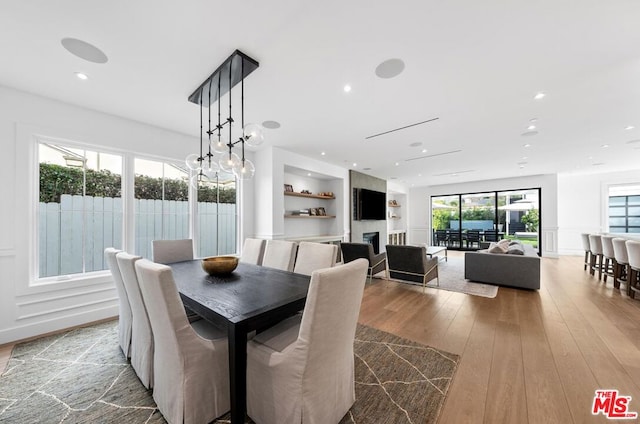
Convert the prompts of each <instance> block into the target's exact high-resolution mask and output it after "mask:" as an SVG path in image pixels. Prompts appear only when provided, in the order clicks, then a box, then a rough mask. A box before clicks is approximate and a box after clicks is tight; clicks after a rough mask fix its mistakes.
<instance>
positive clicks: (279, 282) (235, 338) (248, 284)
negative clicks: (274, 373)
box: [169, 260, 310, 424]
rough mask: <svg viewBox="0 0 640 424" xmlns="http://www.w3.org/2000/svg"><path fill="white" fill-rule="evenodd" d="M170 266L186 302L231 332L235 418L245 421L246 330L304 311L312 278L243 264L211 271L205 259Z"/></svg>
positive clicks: (230, 360) (228, 332)
mask: <svg viewBox="0 0 640 424" xmlns="http://www.w3.org/2000/svg"><path fill="white" fill-rule="evenodd" d="M169 266H170V267H171V268H172V270H173V277H174V279H175V281H176V285H177V286H178V291H179V292H180V296H181V297H182V300H183V302H184V304H185V305H186V306H188V307H189V309H191V310H193V311H194V312H196V313H198V314H199V315H200V316H202V317H203V318H204V319H206V320H208V321H210V322H211V323H213V324H215V325H217V326H219V327H220V328H222V329H226V331H227V335H228V337H229V379H230V388H231V422H232V424H236V423H244V419H245V413H246V397H247V388H246V373H247V369H246V366H247V333H249V332H251V331H253V330H259V329H262V328H266V327H269V326H271V325H273V324H275V323H277V322H278V321H281V320H282V319H284V318H286V317H288V316H291V315H293V314H295V313H296V312H297V311H299V310H302V309H303V308H304V304H305V301H306V298H307V292H308V290H309V283H310V277H309V276H307V275H302V274H295V273H293V272H287V271H281V270H277V269H273V268H267V267H262V266H258V265H250V264H244V263H240V264H238V268H236V270H235V271H234V272H233V273H231V274H229V275H225V276H209V275H208V274H207V273H205V272H204V271H203V270H202V267H201V265H200V260H194V261H186V262H176V263H173V264H169Z"/></svg>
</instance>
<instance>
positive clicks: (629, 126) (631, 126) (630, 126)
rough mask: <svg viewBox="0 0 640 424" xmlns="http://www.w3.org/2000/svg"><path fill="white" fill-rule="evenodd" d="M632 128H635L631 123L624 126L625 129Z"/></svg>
mask: <svg viewBox="0 0 640 424" xmlns="http://www.w3.org/2000/svg"><path fill="white" fill-rule="evenodd" d="M634 128H635V127H634V126H633V125H628V126H626V127H625V130H632V129H634Z"/></svg>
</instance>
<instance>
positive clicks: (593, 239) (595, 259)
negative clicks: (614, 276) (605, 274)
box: [589, 234, 603, 280]
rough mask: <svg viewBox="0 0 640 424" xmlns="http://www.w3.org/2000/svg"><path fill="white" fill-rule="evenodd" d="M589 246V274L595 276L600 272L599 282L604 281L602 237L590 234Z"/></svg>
mask: <svg viewBox="0 0 640 424" xmlns="http://www.w3.org/2000/svg"><path fill="white" fill-rule="evenodd" d="M589 246H591V261H590V262H589V267H590V270H589V274H591V275H595V273H596V270H597V271H598V280H602V264H603V255H602V236H600V235H598V234H589Z"/></svg>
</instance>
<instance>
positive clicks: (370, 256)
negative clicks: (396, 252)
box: [340, 243, 387, 282]
mask: <svg viewBox="0 0 640 424" xmlns="http://www.w3.org/2000/svg"><path fill="white" fill-rule="evenodd" d="M340 249H342V260H343V262H344V263H345V264H346V263H347V262H351V261H355V260H356V259H359V258H364V259H366V260H367V261H369V270H368V276H369V282H371V278H372V277H373V276H374V275H376V274H377V273H379V272H382V271H384V270H385V269H386V268H387V255H386V253H385V252H382V253H378V254H377V255H376V254H375V253H374V252H373V245H371V244H369V243H340Z"/></svg>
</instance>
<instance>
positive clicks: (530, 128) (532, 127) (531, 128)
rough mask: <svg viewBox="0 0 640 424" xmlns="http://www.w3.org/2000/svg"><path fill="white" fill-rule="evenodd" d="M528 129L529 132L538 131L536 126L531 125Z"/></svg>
mask: <svg viewBox="0 0 640 424" xmlns="http://www.w3.org/2000/svg"><path fill="white" fill-rule="evenodd" d="M527 129H528V130H535V129H536V126H535V125H529V126H528V127H527Z"/></svg>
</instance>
